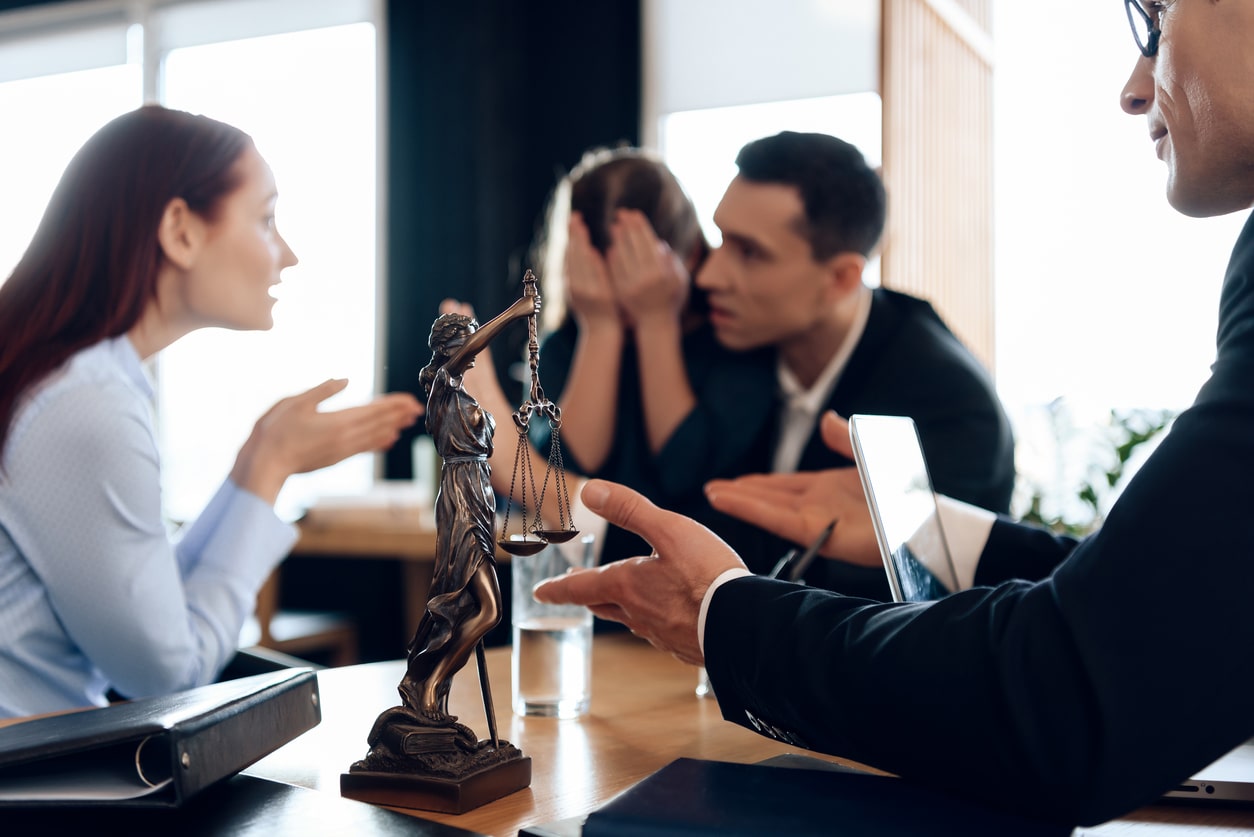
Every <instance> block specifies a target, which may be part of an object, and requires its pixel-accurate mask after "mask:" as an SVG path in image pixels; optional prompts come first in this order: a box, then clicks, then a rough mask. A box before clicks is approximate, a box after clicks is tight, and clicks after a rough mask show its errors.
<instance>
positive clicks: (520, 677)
mask: <svg viewBox="0 0 1254 837" xmlns="http://www.w3.org/2000/svg"><path fill="white" fill-rule="evenodd" d="M595 555H596V552H595V550H594V549H593V537H592V536H591V535H583V536H581V537H578V538H576V539H574V540H572V541H570V542H568V543H564V544H550V545H549V546H546V547H545V548H544V549H542V550H540V551H539V552H537V553H536V554H534V555H514V556H511V558H510V567H511V570H510V573H511V576H512V582H511V584H512V595H511V599H510V602H511V609H512V614H511V619H512V622H513V628H514V648H513V654H512V655H511V656H512V660H511V663H512V678H511V680H512V683H511V685H512V686H513V691H514V713H515V714H517V715H541V716H548V717H552V718H577V717H579V716H580V715H583V714H585V713H586V712H587V711H588V702H589V699H590V694H589V692H590V688H589V687H590V684H591V679H592V611H590V610H588V609H587V608H586V607H582V606H579V605H552V604H542V603H541V602H537V601H536V600H535V598H534V597H533V596H532V595H531V591H532V589H533V588H534V587H535V586H536V585H537V584H539V583H540V582H541V581H543V580H544V579H546V578H552V577H554V576H559V575H562V574H564V573H565V572H566V571H567V570H568V569H571V568H572V567H591V566H592V564H593V561H594V560H595Z"/></svg>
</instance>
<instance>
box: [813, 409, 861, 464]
mask: <svg viewBox="0 0 1254 837" xmlns="http://www.w3.org/2000/svg"><path fill="white" fill-rule="evenodd" d="M819 432H820V433H821V434H822V436H823V444H825V445H827V446H828V447H829V448H831V449H832V450H834V451H835V452H836V453H839V454H840V455H841V456H843V457H845V458H846V459H853V440H852V439H851V438H849V422H847V421H845V420H844V419H843V418H841V417H840V416H838V415H837V414H836V411H834V410H828V411H827V412H825V413H824V414H823V417H822V418H821V419H819Z"/></svg>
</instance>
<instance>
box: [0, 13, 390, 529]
mask: <svg viewBox="0 0 1254 837" xmlns="http://www.w3.org/2000/svg"><path fill="white" fill-rule="evenodd" d="M88 9H90V12H91V14H92V15H94V16H95V17H97V18H98V17H99V16H100V15H101V14H104V13H107V12H109V10H110V9H113V11H112V12H111V15H112V17H111V19H110V22H109V25H107V26H103V25H96V26H94V27H93V28H86V29H85V28H84V26H83V25H82V22H81V21H80V20H79V19H77V17H76V14H84V15H85V14H87V11H85V10H88ZM380 9H381V2H374V0H248V2H241V0H216V1H215V2H160V0H149V2H146V3H142V2H141V3H116V4H114V3H96V4H91V5H87V4H75V5H73V6H68V7H65V8H64V9H56V8H47V9H40V8H36V9H34V10H28V11H25V12H16V13H11V14H8V15H0V107H3V112H4V113H5V114H6V123H7V124H9V125H24V126H28V130H25V131H11V130H10V131H6V132H4V135H2V136H0V180H2V182H4V183H5V184H6V188H5V189H4V190H3V191H2V192H0V219H6V220H7V219H10V218H13V219H15V220H14V222H13V223H10V224H9V225H8V226H7V227H6V229H8V230H10V231H13V232H14V235H13V236H11V237H10V236H6V237H5V240H4V242H3V244H0V248H2V247H13V248H17V249H15V250H14V251H9V250H5V249H0V270H3V273H4V274H5V275H7V273H8V270H9V269H11V267H12V264H13V263H15V262H16V260H17V258H18V257H19V256H20V248H22V247H25V244H26V242H27V241H29V238H30V235H31V234H32V233H33V231H34V227H35V224H36V223H37V221H38V216H39V214H40V212H41V211H42V207H43V206H44V205H45V204H46V202H47V198H48V195H49V194H50V193H51V190H52V188H53V186H54V185H55V182H56V180H57V178H59V176H60V173H61V171H62V170H63V169H64V166H65V164H66V163H67V162H68V160H69V158H70V156H71V155H72V154H73V152H74V151H75V150H76V149H77V148H78V146H79V145H81V143H82V142H83V141H84V140H85V139H86V138H87V136H89V135H90V134H91V133H92V132H94V131H95V130H96V129H97V128H99V127H100V126H101V125H103V124H104V123H105V122H106V121H108V120H109V119H111V118H112V117H114V116H116V115H118V114H120V113H123V112H125V111H128V110H131V109H133V108H135V107H137V106H138V105H139V104H140V103H141V102H142V101H144V100H149V101H159V102H161V103H162V104H165V105H167V106H169V107H174V108H179V109H183V110H189V111H193V112H198V113H204V114H206V115H208V116H212V117H214V118H217V119H221V120H223V121H225V122H229V123H231V124H233V125H236V126H238V127H240V128H241V129H243V130H244V131H246V132H248V133H249V134H250V135H251V136H252V137H253V139H254V140H255V141H256V144H257V147H258V150H259V151H260V152H261V154H262V155H263V156H264V157H265V158H266V160H267V162H268V163H269V164H270V166H271V168H272V169H273V170H274V173H275V179H276V181H277V183H278V188H279V202H278V209H277V215H278V224H279V228H280V230H281V231H282V232H283V235H284V237H285V238H286V239H287V240H288V242H289V243H290V244H291V246H292V248H293V250H294V251H295V252H296V254H297V256H298V257H299V258H300V260H301V262H300V264H299V265H297V266H295V267H293V268H290V269H288V270H287V271H285V272H284V283H283V285H282V286H280V288H279V289H278V292H277V293H276V295H277V296H279V297H280V304H279V305H278V306H276V308H275V327H274V329H273V330H271V331H269V332H264V333H229V334H228V333H225V332H222V331H220V330H217V329H210V330H204V331H200V332H196V333H194V334H192V335H189V336H188V337H186V338H184V339H183V340H181V341H179V342H178V343H176V344H175V345H174V346H172V347H170V348H169V349H167V350H166V351H164V352H162V353H161V355H160V356H159V358H158V362H157V364H156V370H155V372H156V379H157V389H158V404H157V415H158V428H159V433H160V444H161V448H162V460H163V478H164V480H165V483H166V484H165V486H164V488H165V490H164V497H165V502H166V506H167V509H166V510H167V513H168V514H169V515H170V516H171V517H172V518H173V519H175V520H186V519H188V518H191V517H194V516H195V515H196V514H197V513H199V511H200V509H201V508H202V507H203V505H204V503H205V502H206V501H207V500H208V498H209V496H210V495H211V494H212V492H213V491H214V490H215V489H216V488H217V486H218V484H219V483H220V482H221V480H222V479H223V478H224V477H225V475H226V473H227V472H228V471H229V469H230V467H231V464H232V462H233V460H234V456H235V452H236V451H237V450H238V449H239V446H240V445H241V444H242V443H243V441H244V439H245V438H246V437H247V435H248V433H249V431H250V430H251V427H252V424H253V422H254V421H255V420H256V418H257V417H258V416H260V415H261V413H262V412H264V411H265V409H266V408H268V407H269V406H270V405H271V404H272V403H274V402H275V401H276V400H278V399H279V398H281V397H284V396H287V395H292V394H295V393H297V392H300V391H303V390H305V389H308V388H309V387H311V386H314V385H316V384H317V383H319V382H321V381H323V380H325V379H326V378H330V377H345V378H348V379H349V381H350V386H349V388H348V390H346V391H345V392H344V393H342V394H340V395H338V396H336V398H334V399H332V400H331V401H328V402H327V405H326V406H327V407H330V408H334V407H342V406H347V405H349V404H353V403H361V402H363V401H365V400H367V399H368V398H369V397H370V396H371V395H372V394H373V393H374V391H375V386H376V384H375V379H376V360H375V358H376V346H377V342H378V341H377V336H376V329H375V320H376V308H377V305H378V297H379V294H378V292H377V289H378V288H379V287H380V283H379V281H378V280H377V273H378V265H377V253H378V251H379V249H380V246H379V245H380V241H379V238H380V237H379V234H378V232H377V230H378V229H379V224H378V223H377V212H378V209H377V208H378V206H379V202H378V199H377V191H378V190H377V183H378V176H377V171H378V161H377V134H378V131H377V126H378V122H379V117H378V102H377V85H376V74H377V66H378V63H379V62H378V60H377V56H376V53H377V50H378V47H377V43H378V42H379V34H378V32H377V28H378V24H379V21H380V20H381V11H380ZM76 10H84V11H81V12H79V11H76ZM32 32H35V33H38V34H37V35H34V34H31V33H32ZM85 33H86V34H85ZM88 36H91V37H88ZM10 47H12V48H13V49H14V50H16V49H18V48H20V49H22V50H23V51H24V53H25V54H26V55H27V56H28V57H29V56H31V55H34V56H40V57H41V60H40V61H39V62H38V63H32V62H31V61H29V60H27V59H23V58H21V56H17V55H16V52H14V53H11V52H10ZM88 47H94V48H95V52H92V51H91V50H90V49H88ZM85 56H86V58H90V59H91V61H90V63H91V64H92V65H93V66H91V67H90V68H83V67H81V66H76V65H81V64H82V63H84V61H85V60H86V58H85ZM21 68H25V70H22V69H21ZM6 70H7V75H6ZM19 72H22V73H23V74H24V77H21V78H19V77H18V76H19ZM50 101H51V102H52V104H51V105H50V104H49V103H50ZM50 121H54V122H53V124H50ZM9 183H14V184H15V186H16V187H17V188H14V189H10V188H8V184H9ZM35 207H38V209H34V208H35ZM19 231H20V234H18V233H19ZM375 472H376V465H375V461H374V457H371V456H359V457H354V458H352V459H350V460H347V461H346V462H343V463H340V464H339V465H337V466H335V467H333V468H329V469H326V470H324V471H320V472H316V473H314V474H308V475H299V476H297V477H294V478H292V479H291V480H289V481H288V484H287V486H286V487H285V488H284V491H283V493H282V494H281V495H280V499H279V504H278V506H279V511H280V513H281V514H283V515H285V516H287V517H294V516H296V515H297V514H299V512H300V510H301V509H302V508H303V507H304V506H305V505H307V503H308V502H309V501H310V500H311V499H312V498H313V497H314V496H316V495H317V494H321V493H351V492H354V491H359V490H362V489H364V488H365V487H367V486H368V485H369V484H370V482H372V481H373V479H374V476H375Z"/></svg>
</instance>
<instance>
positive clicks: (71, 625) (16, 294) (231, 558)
mask: <svg viewBox="0 0 1254 837" xmlns="http://www.w3.org/2000/svg"><path fill="white" fill-rule="evenodd" d="M276 197H277V195H276V192H275V185H274V178H273V175H272V174H271V172H270V169H269V167H268V166H267V165H266V163H265V161H264V160H263V159H262V158H261V156H260V155H259V154H258V153H257V150H256V148H255V147H254V146H253V143H252V141H251V139H250V138H249V137H248V136H247V135H246V134H244V133H243V132H241V131H239V130H238V129H236V128H233V127H231V126H229V125H225V124H223V123H221V122H216V121H214V120H212V119H208V118H206V117H202V116H193V115H191V114H187V113H182V112H179V111H173V110H168V109H166V108H161V107H157V106H146V107H143V108H140V109H139V110H136V111H132V112H131V113H128V114H125V115H123V116H121V117H119V118H117V119H115V120H113V121H112V122H110V123H109V124H108V125H106V126H105V127H104V128H102V129H101V130H100V131H99V132H98V133H96V134H95V135H94V136H93V137H92V138H91V139H89V140H88V141H87V143H86V144H85V145H84V146H83V148H82V149H81V150H80V151H79V152H78V154H77V155H75V157H74V159H73V160H72V161H71V162H70V164H69V166H68V168H67V169H66V171H65V174H64V175H63V176H62V179H61V182H60V184H59V185H58V186H57V188H56V191H55V192H54V193H53V196H52V199H51V202H50V203H49V205H48V208H47V211H46V212H45V214H44V217H43V220H42V221H41V222H40V225H39V228H38V230H37V231H36V233H35V237H34V239H33V241H32V242H31V244H30V246H29V248H28V249H27V251H26V253H25V255H23V257H22V259H21V261H20V262H19V263H18V265H17V267H16V268H15V269H14V271H13V273H12V274H11V275H10V276H9V278H8V279H7V280H6V281H5V282H4V283H3V284H0V716H17V715H26V714H32V713H41V712H49V711H52V710H57V709H65V708H69V707H79V706H89V705H93V704H94V705H99V704H103V703H105V702H106V694H107V692H108V691H109V690H110V689H113V690H116V691H117V692H118V693H120V694H122V695H124V696H127V697H137V696H141V695H151V694H159V693H165V692H170V691H174V690H178V689H184V688H190V687H193V686H198V685H201V684H204V683H207V682H210V681H212V680H213V679H214V678H215V677H216V676H217V675H218V673H219V672H220V670H221V669H222V668H223V666H225V664H226V663H227V662H228V661H229V660H230V658H231V656H232V655H233V654H234V652H235V647H236V641H237V639H238V636H239V630H240V627H241V625H242V623H243V622H244V620H245V619H246V618H247V617H248V615H249V614H250V613H251V612H252V609H253V605H254V601H255V597H256V594H257V590H258V588H259V587H260V586H261V584H262V582H263V581H264V580H265V578H266V577H267V576H268V575H269V573H270V572H271V570H272V569H273V568H274V567H275V565H276V564H278V562H279V561H280V560H281V559H282V558H283V556H284V555H286V554H287V551H288V549H289V548H290V547H291V545H292V543H293V541H294V538H295V532H294V530H293V529H292V527H291V526H290V525H288V524H286V523H284V522H283V521H281V520H280V519H279V518H278V517H277V516H276V515H275V513H274V510H273V503H274V501H275V498H276V496H277V495H278V492H279V489H280V488H282V486H283V483H284V482H285V480H286V479H287V477H288V476H290V475H292V474H295V473H301V472H305V471H311V470H315V469H318V468H322V467H325V466H327V465H331V464H334V463H335V462H338V461H340V460H341V459H344V458H345V457H347V456H350V455H352V454H356V453H359V452H363V451H370V450H376V449H379V448H382V447H385V446H388V445H390V444H392V442H393V441H395V439H396V437H397V435H398V434H399V431H400V430H401V429H402V428H403V427H405V426H408V425H409V424H412V423H413V422H414V421H415V420H416V419H417V417H418V416H419V415H420V414H421V412H422V407H421V405H420V404H419V403H418V402H417V401H416V400H415V399H414V398H413V397H412V396H410V395H407V394H391V395H386V396H383V397H381V398H378V399H376V400H374V401H373V402H371V403H369V404H366V405H362V406H359V407H353V408H349V409H346V410H341V411H338V412H320V411H319V410H318V409H317V407H318V404H319V403H320V402H322V401H323V400H325V399H327V398H329V397H330V396H332V395H334V394H335V393H337V392H340V391H341V390H342V389H343V388H344V387H345V385H346V382H345V381H343V380H329V381H326V382H325V383H323V384H320V385H319V386H316V387H314V388H313V389H311V390H309V391H307V392H304V393H302V394H300V395H296V396H293V397H291V398H286V399H283V400H281V401H279V402H278V403H277V404H275V405H274V406H273V407H272V408H271V409H270V410H269V411H267V412H266V414H265V415H263V416H262V417H261V418H260V419H259V420H258V422H257V424H256V425H255V427H254V428H253V431H252V433H251V435H250V436H249V438H248V440H247V441H246V442H245V444H244V446H243V448H242V449H241V450H240V453H239V455H238V457H237V458H236V460H235V464H234V467H233V468H232V469H231V471H230V475H229V477H228V479H227V480H226V481H225V482H224V484H223V485H222V487H221V489H219V491H218V492H217V494H216V495H215V496H214V497H213V499H212V500H211V501H210V502H209V505H208V506H207V507H206V508H205V510H204V512H203V513H202V514H201V516H200V517H199V519H198V520H197V521H196V522H195V523H193V524H192V525H191V526H190V527H189V528H188V529H187V532H186V535H185V536H183V537H182V538H181V539H180V540H179V541H178V543H177V544H173V543H171V542H170V541H169V539H168V538H167V536H166V530H165V526H164V524H163V520H162V515H161V479H160V465H159V461H158V456H157V444H156V439H155V434H154V430H153V423H152V416H151V405H150V402H151V398H152V387H151V384H150V382H149V380H148V378H147V376H146V373H145V371H144V368H143V365H142V364H143V362H144V361H146V360H148V359H149V358H151V357H153V356H154V355H156V354H157V353H158V352H159V351H161V350H162V349H164V348H165V347H166V346H169V345H170V344H171V343H173V342H175V341H176V340H178V339H179V338H181V337H183V336H184V335H185V334H188V333H189V332H192V331H195V330H196V329H199V328H204V327H206V326H217V327H222V328H230V329H239V330H263V329H268V328H270V327H271V326H272V325H273V319H272V316H271V309H272V307H273V305H274V298H273V297H271V296H270V294H269V290H270V288H271V287H272V286H274V285H276V284H278V282H279V274H280V272H281V271H282V270H283V269H284V268H286V267H289V266H291V265H294V264H295V263H296V256H295V255H294V254H293V253H292V251H291V249H290V248H289V247H288V245H287V242H285V241H284V240H283V238H282V237H281V236H280V235H279V234H278V231H277V230H276V229H275V226H274V204H275V199H276Z"/></svg>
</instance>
